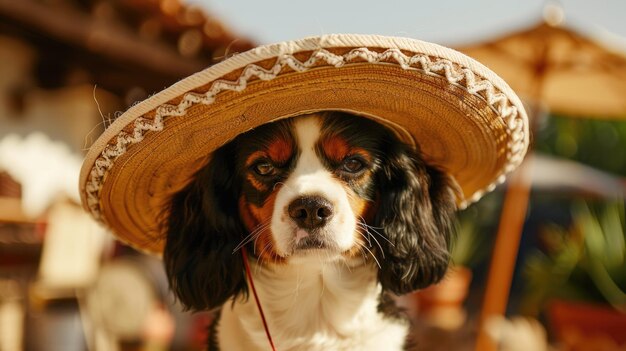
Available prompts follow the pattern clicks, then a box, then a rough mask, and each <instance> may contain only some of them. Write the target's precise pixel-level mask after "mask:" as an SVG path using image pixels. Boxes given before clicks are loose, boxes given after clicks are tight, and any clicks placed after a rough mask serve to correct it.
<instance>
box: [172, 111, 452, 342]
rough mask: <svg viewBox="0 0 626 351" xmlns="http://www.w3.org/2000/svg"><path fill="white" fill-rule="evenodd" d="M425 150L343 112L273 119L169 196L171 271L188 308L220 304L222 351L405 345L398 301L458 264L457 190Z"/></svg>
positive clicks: (216, 329) (217, 336)
mask: <svg viewBox="0 0 626 351" xmlns="http://www.w3.org/2000/svg"><path fill="white" fill-rule="evenodd" d="M454 184H455V183H454V181H453V180H452V179H451V177H449V176H448V175H447V174H446V173H445V172H443V171H442V170H440V169H438V168H437V167H435V166H433V165H429V164H427V163H426V162H425V161H424V159H423V157H422V155H421V154H420V151H419V149H418V148H416V147H415V146H410V145H407V144H404V143H402V142H400V140H399V139H398V138H397V137H396V135H395V134H394V133H393V132H392V131H391V130H390V129H387V128H386V127H384V126H382V125H381V124H379V123H377V122H375V121H373V120H371V119H368V118H364V117H357V116H354V115H351V114H348V113H345V112H338V111H331V112H320V113H312V114H308V115H302V116H297V117H293V118H289V119H282V120H279V121H275V122H272V123H269V124H265V125H262V126H260V127H257V128H256V129H253V130H251V131H249V132H246V133H244V134H241V135H239V136H238V137H236V138H235V139H234V140H233V141H231V142H229V143H228V144H226V145H224V146H222V147H221V148H219V149H218V150H216V151H215V152H214V153H213V154H212V156H211V157H210V160H209V161H207V164H206V166H204V167H203V168H202V169H200V170H199V171H198V172H197V173H196V174H195V176H194V177H193V179H192V180H191V182H190V183H189V184H188V185H187V186H186V187H185V188H184V189H182V190H181V191H179V192H177V193H176V194H175V195H173V196H172V198H171V201H170V203H169V205H168V207H167V209H166V213H167V214H166V216H165V219H164V221H163V227H164V233H165V235H166V246H165V250H164V254H163V260H164V265H165V268H166V272H167V276H168V279H169V282H170V286H171V288H172V290H173V291H174V292H175V294H176V296H177V297H178V299H179V300H180V301H181V302H182V303H183V304H184V306H186V307H187V308H188V309H191V310H213V309H217V308H221V311H220V313H219V316H218V319H217V320H216V321H215V322H214V323H213V330H212V333H211V337H210V341H209V349H211V350H228V351H238V350H242V351H243V350H245V351H250V350H267V349H269V344H268V337H267V336H266V334H265V330H264V327H263V323H262V320H261V318H260V316H259V310H258V309H257V306H256V304H255V302H254V300H253V299H249V291H250V289H249V285H248V281H247V280H246V273H245V267H244V261H243V259H242V255H241V252H240V251H242V250H245V251H246V252H247V255H248V257H249V261H250V272H251V274H252V276H253V282H254V285H255V286H256V290H257V291H258V295H259V298H260V302H261V305H262V307H263V310H264V314H265V316H266V317H267V322H268V325H269V330H270V331H271V336H272V338H273V340H274V341H275V344H276V349H277V350H281V351H283V350H284V351H286V350H401V349H406V348H407V347H409V342H408V338H407V335H408V333H409V321H408V319H407V318H405V317H404V314H403V313H402V311H400V310H399V309H398V308H397V307H396V306H395V304H394V302H393V300H392V298H391V296H392V294H396V295H400V294H406V293H409V292H412V291H414V290H418V289H421V288H424V287H426V286H428V285H431V284H433V283H436V282H438V281H439V280H440V279H441V278H442V277H443V275H444V273H445V272H446V269H447V267H448V263H449V246H450V241H451V237H452V236H453V233H452V227H453V225H452V223H453V219H454V213H455V210H456V197H457V194H458V192H457V190H455V185H454Z"/></svg>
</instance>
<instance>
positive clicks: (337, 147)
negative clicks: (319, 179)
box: [320, 135, 372, 163]
mask: <svg viewBox="0 0 626 351" xmlns="http://www.w3.org/2000/svg"><path fill="white" fill-rule="evenodd" d="M320 145H321V150H322V152H323V153H324V156H326V157H327V158H328V159H329V160H330V161H331V162H335V163H339V162H341V161H343V160H344V159H345V158H346V157H347V156H355V155H359V156H361V157H363V158H364V159H365V160H366V161H367V162H371V161H372V155H371V154H370V153H369V152H368V151H367V150H365V149H363V148H361V147H358V146H351V145H350V144H349V143H348V141H347V140H346V139H344V138H343V137H342V136H340V135H331V136H329V137H326V138H323V139H322V140H321V143H320Z"/></svg>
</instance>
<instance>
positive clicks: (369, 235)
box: [359, 228, 385, 258]
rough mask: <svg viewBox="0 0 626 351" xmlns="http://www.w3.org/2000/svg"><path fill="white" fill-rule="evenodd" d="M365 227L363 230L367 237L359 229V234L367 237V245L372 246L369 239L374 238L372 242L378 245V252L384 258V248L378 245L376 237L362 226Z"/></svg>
mask: <svg viewBox="0 0 626 351" xmlns="http://www.w3.org/2000/svg"><path fill="white" fill-rule="evenodd" d="M362 229H365V232H366V233H367V234H368V235H367V237H366V236H365V234H363V232H360V231H359V234H361V235H362V236H363V237H364V238H367V239H368V243H369V246H370V247H372V243H371V241H369V239H370V238H371V239H374V242H375V243H376V245H377V246H378V248H379V249H380V254H381V255H382V258H385V250H383V247H382V245H380V242H379V241H378V239H376V238H375V237H374V236H373V235H372V234H371V233H370V232H369V230H367V228H362Z"/></svg>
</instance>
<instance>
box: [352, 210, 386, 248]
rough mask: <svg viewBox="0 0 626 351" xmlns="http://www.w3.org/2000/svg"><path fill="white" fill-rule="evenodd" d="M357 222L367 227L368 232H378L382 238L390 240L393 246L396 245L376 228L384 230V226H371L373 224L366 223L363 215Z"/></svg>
mask: <svg viewBox="0 0 626 351" xmlns="http://www.w3.org/2000/svg"><path fill="white" fill-rule="evenodd" d="M359 217H361V216H359ZM356 224H357V225H358V226H360V227H362V228H365V229H366V230H367V231H368V232H370V233H373V234H377V235H378V236H379V237H381V238H382V239H384V240H385V241H386V242H388V243H389V244H390V245H391V246H394V247H395V245H394V244H393V243H392V242H391V241H390V240H389V239H387V237H386V236H384V235H383V234H382V233H380V232H379V231H378V230H376V229H380V230H382V229H384V228H380V227H373V226H371V225H369V224H367V223H365V219H364V218H363V217H361V220H360V221H357V222H356ZM370 230H371V231H370Z"/></svg>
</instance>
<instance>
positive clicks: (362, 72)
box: [80, 35, 528, 254]
mask: <svg viewBox="0 0 626 351" xmlns="http://www.w3.org/2000/svg"><path fill="white" fill-rule="evenodd" d="M323 110H341V111H347V112H351V113H353V114H356V115H360V116H363V117H366V118H371V119H374V120H376V121H378V122H380V123H381V124H383V125H386V126H387V127H389V128H390V129H392V130H393V131H395V132H396V133H397V135H398V136H399V137H400V138H401V139H402V140H403V141H405V142H407V143H411V144H417V145H419V147H420V148H421V150H422V153H423V154H424V156H425V158H426V159H427V161H428V162H430V163H431V164H435V165H438V166H439V167H441V168H442V169H444V170H445V171H447V172H448V173H449V174H451V175H452V176H453V177H454V179H455V180H456V182H457V183H458V184H459V186H460V188H461V190H462V195H463V198H462V199H459V204H458V205H459V207H461V208H462V207H465V206H467V205H468V204H469V203H472V202H474V201H476V200H478V199H479V198H480V197H481V196H482V195H483V194H484V193H485V192H488V191H491V190H492V189H493V188H494V187H495V186H496V185H497V184H499V183H501V182H503V181H504V179H505V175H506V174H507V173H509V172H511V171H512V170H513V169H514V168H515V167H516V166H517V165H519V164H520V162H521V161H522V158H523V157H524V154H525V152H526V148H527V146H528V122H527V117H526V113H525V111H524V108H523V106H522V104H521V102H520V100H519V99H518V97H517V96H516V95H515V93H514V92H513V91H512V90H511V89H510V88H509V86H508V85H507V84H506V83H505V82H504V81H503V80H502V79H500V78H499V77H498V76H497V75H496V74H495V73H493V72H492V71H490V70H489V69H487V68H486V67H484V66H483V65H481V64H480V63H478V62H476V61H474V60H473V59H471V58H469V57H467V56H465V55H463V54H461V53H459V52H456V51H454V50H451V49H447V48H444V47H441V46H438V45H435V44H431V43H426V42H422V41H419V40H413V39H407V38H395V37H383V36H373V35H324V36H320V37H311V38H306V39H302V40H297V41H289V42H283V43H279V44H274V45H267V46H261V47H258V48H256V49H253V50H250V51H247V52H245V53H242V54H237V55H235V56H233V57H231V58H229V59H227V60H225V61H223V62H221V63H218V64H216V65H214V66H211V67H209V68H207V69H205V70H203V71H201V72H198V73H196V74H194V75H192V76H190V77H188V78H186V79H183V80H181V81H180V82H178V83H176V84H174V85H172V86H171V87H169V88H167V89H165V90H163V91H161V92H160V93H158V94H156V95H153V96H151V97H150V98H148V99H147V100H145V101H143V102H141V103H139V104H137V105H135V106H133V107H131V108H130V109H129V110H128V111H126V112H125V113H124V114H122V115H121V116H120V117H119V118H118V119H117V120H116V121H115V122H114V123H113V124H112V125H111V126H110V127H109V128H108V129H107V130H106V131H105V132H104V133H103V134H102V135H101V136H100V138H99V139H98V140H97V141H96V142H95V143H94V144H93V145H92V147H91V149H90V150H89V152H88V154H87V156H86V159H85V162H84V164H83V168H82V171H81V176H80V190H81V196H82V201H83V204H84V206H85V208H86V209H87V210H88V211H89V212H90V213H91V214H92V215H93V216H94V217H95V218H97V219H98V220H99V221H101V222H103V223H105V224H106V225H107V226H109V227H110V228H111V229H112V230H113V231H114V232H115V233H116V234H117V236H118V237H119V238H120V239H121V240H122V241H124V242H126V243H128V244H130V245H132V246H134V247H135V248H138V249H140V250H142V251H145V252H150V253H155V254H160V253H161V251H162V249H163V244H164V243H163V240H162V239H161V235H160V233H159V218H160V217H159V216H160V215H161V213H162V212H163V208H164V204H165V203H166V201H168V199H169V198H170V196H171V195H172V194H173V193H175V192H176V191H178V190H180V189H181V188H182V187H183V186H184V185H185V184H186V183H187V182H188V181H189V180H190V178H191V177H192V176H193V174H194V173H195V172H196V171H197V170H198V169H199V168H201V167H202V166H203V165H205V164H206V163H207V161H208V157H210V154H211V152H212V151H214V150H215V149H216V148H219V147H220V146H222V145H224V144H225V143H227V142H228V141H230V140H232V139H233V138H234V137H235V136H237V135H238V134H240V133H242V132H245V131H248V130H250V129H252V128H255V127H257V126H259V125H261V124H264V123H267V122H270V121H274V120H277V119H280V118H286V117H291V116H295V115H300V114H304V113H308V112H314V111H323Z"/></svg>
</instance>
